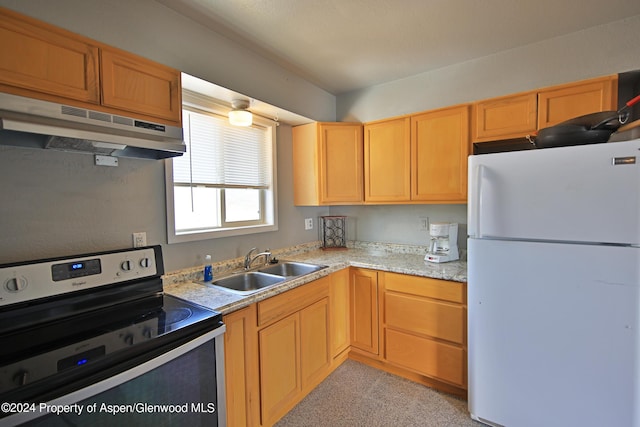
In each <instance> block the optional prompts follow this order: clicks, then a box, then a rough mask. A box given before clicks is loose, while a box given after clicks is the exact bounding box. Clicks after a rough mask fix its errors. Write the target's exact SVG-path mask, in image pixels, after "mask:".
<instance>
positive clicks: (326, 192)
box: [320, 123, 363, 203]
mask: <svg viewBox="0 0 640 427" xmlns="http://www.w3.org/2000/svg"><path fill="white" fill-rule="evenodd" d="M320 133H321V137H320V170H321V176H322V178H321V181H320V192H321V200H320V201H321V203H341V202H343V203H344V202H362V173H363V172H362V156H363V154H362V151H363V146H362V125H360V124H357V125H352V124H348V125H341V124H324V123H323V124H320Z"/></svg>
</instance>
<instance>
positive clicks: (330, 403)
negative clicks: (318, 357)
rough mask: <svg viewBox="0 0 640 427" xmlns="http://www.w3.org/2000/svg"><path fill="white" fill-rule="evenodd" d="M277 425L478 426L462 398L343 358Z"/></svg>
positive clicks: (296, 426) (334, 426)
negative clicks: (342, 361)
mask: <svg viewBox="0 0 640 427" xmlns="http://www.w3.org/2000/svg"><path fill="white" fill-rule="evenodd" d="M276 426H277V427H292V426H295V427H298V426H308V427H318V426H331V427H336V426H349V427H352V426H362V427H365V426H366V427H375V426H381V427H382V426H384V427H387V426H391V427H409V426H420V427H422V426H425V427H426V426H437V427H445V426H446V427H449V426H483V424H481V423H478V422H475V421H473V420H472V419H471V418H470V417H469V413H468V412H467V402H466V401H464V400H461V399H458V398H456V397H453V396H450V395H447V394H444V393H440V392H438V391H436V390H433V389H430V388H428V387H425V386H422V385H420V384H416V383H414V382H412V381H409V380H406V379H404V378H400V377H397V376H395V375H392V374H389V373H386V372H383V371H380V370H377V369H375V368H372V367H369V366H367V365H364V364H362V363H359V362H356V361H353V360H347V361H346V362H344V363H343V364H342V365H341V366H340V367H338V369H336V370H335V371H334V372H333V373H332V374H331V375H330V376H329V377H328V378H327V379H325V380H324V381H323V382H322V383H321V384H320V385H319V386H318V387H316V388H315V389H314V390H313V391H312V392H311V393H310V394H309V395H308V396H307V397H305V398H304V399H303V400H302V401H301V402H300V403H299V404H298V405H297V406H296V407H295V408H293V409H292V410H291V412H289V413H288V414H287V415H285V416H284V417H283V418H282V419H281V420H280V421H279V422H278V423H277V424H276Z"/></svg>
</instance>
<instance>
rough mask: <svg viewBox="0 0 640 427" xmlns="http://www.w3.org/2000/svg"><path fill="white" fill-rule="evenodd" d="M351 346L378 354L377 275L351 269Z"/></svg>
mask: <svg viewBox="0 0 640 427" xmlns="http://www.w3.org/2000/svg"><path fill="white" fill-rule="evenodd" d="M350 286H351V346H352V348H357V349H359V350H363V351H366V352H367V353H371V354H376V355H377V354H378V273H377V272H376V271H373V270H367V269H363V268H353V267H352V268H351V284H350Z"/></svg>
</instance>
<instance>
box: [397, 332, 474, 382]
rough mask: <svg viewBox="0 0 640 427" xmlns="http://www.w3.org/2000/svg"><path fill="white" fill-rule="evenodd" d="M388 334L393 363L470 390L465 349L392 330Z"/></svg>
mask: <svg viewBox="0 0 640 427" xmlns="http://www.w3.org/2000/svg"><path fill="white" fill-rule="evenodd" d="M385 335H386V336H385V340H386V341H385V342H386V357H387V360H388V361H389V362H392V363H396V364H398V365H401V366H404V367H406V368H409V369H412V370H414V371H417V372H419V373H422V374H424V375H428V376H431V377H435V378H438V379H441V380H444V381H448V382H450V383H453V384H456V385H459V386H464V387H466V384H465V374H464V373H465V372H466V371H465V365H466V358H465V352H464V350H463V349H462V348H461V347H457V346H453V345H449V344H445V343H441V342H438V341H434V340H432V339H429V338H421V337H417V336H415V335H410V334H407V333H403V332H399V331H395V330H391V329H387V330H386V334H385Z"/></svg>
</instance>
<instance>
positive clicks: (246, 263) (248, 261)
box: [244, 248, 271, 270]
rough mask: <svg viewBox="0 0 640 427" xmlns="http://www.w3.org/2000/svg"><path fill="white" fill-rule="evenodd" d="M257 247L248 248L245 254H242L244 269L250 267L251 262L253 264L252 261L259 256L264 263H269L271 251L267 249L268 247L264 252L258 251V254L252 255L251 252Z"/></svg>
mask: <svg viewBox="0 0 640 427" xmlns="http://www.w3.org/2000/svg"><path fill="white" fill-rule="evenodd" d="M257 249H258V248H251V250H249V252H247V254H246V255H245V256H244V269H245V270H249V269H250V268H251V264H253V261H255V260H256V259H258V258H260V257H261V256H263V257H264V263H265V264H269V262H270V261H271V251H269V249H267V250H266V251H264V252H260V253H259V254H257V255H255V256H253V257H252V256H251V254H253V252H254V251H256V250H257Z"/></svg>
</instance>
